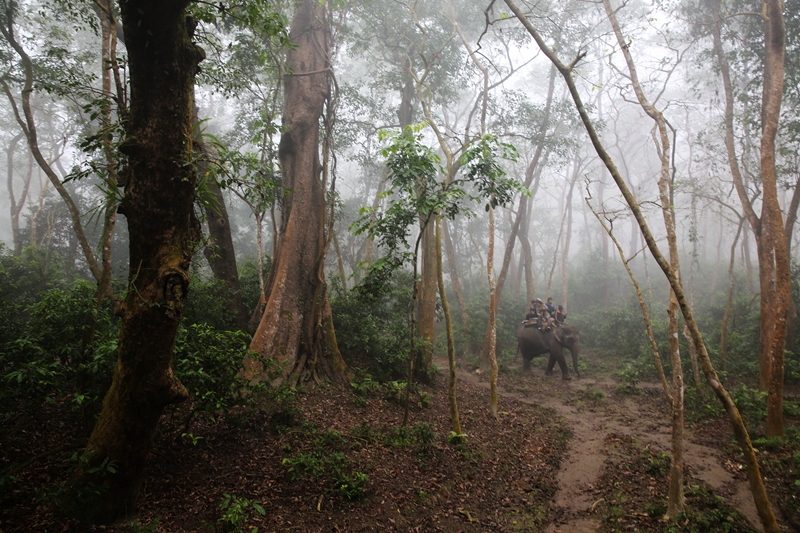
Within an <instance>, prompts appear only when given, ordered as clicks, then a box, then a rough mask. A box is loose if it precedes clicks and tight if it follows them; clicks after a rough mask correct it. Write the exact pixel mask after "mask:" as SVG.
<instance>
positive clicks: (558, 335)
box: [553, 328, 562, 344]
mask: <svg viewBox="0 0 800 533" xmlns="http://www.w3.org/2000/svg"><path fill="white" fill-rule="evenodd" d="M561 333H562V330H561V328H553V337H555V338H556V340H557V341H558V343H559V344H561Z"/></svg>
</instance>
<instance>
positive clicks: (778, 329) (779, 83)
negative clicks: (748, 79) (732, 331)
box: [760, 0, 792, 437]
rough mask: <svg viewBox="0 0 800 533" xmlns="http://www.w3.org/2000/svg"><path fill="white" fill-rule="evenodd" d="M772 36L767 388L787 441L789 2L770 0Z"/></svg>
mask: <svg viewBox="0 0 800 533" xmlns="http://www.w3.org/2000/svg"><path fill="white" fill-rule="evenodd" d="M766 9H767V19H768V22H767V24H766V28H767V29H766V32H765V35H764V47H765V52H764V86H763V92H764V96H763V99H762V102H761V106H762V131H761V147H760V152H761V182H762V186H763V191H764V196H763V200H762V212H763V213H764V215H768V216H766V217H765V216H764V215H762V219H763V218H766V219H767V221H768V224H769V227H770V229H769V231H770V237H771V240H772V246H773V256H774V260H775V300H774V301H773V302H772V305H773V313H774V315H773V316H774V320H773V321H772V323H771V324H769V328H770V344H769V347H768V352H767V359H768V361H769V364H768V366H769V382H768V387H767V391H768V394H767V427H766V434H767V436H768V437H775V436H782V435H783V372H784V368H783V365H784V350H785V348H786V320H787V317H788V314H789V305H790V304H789V301H790V300H791V298H792V278H791V267H790V264H789V255H788V247H787V244H786V232H785V228H784V225H783V214H782V213H781V207H780V203H779V201H778V187H777V176H776V170H775V137H776V136H777V133H778V121H779V119H780V111H781V98H782V96H783V77H784V62H785V54H786V27H785V25H784V20H783V2H782V1H781V0H767V2H766Z"/></svg>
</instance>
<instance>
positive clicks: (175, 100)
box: [77, 0, 204, 522]
mask: <svg viewBox="0 0 800 533" xmlns="http://www.w3.org/2000/svg"><path fill="white" fill-rule="evenodd" d="M187 5H188V0H177V1H165V0H159V1H153V0H129V1H128V2H123V3H122V4H121V8H122V18H123V21H124V24H125V33H126V44H127V49H128V57H129V65H130V88H131V114H130V122H129V123H128V129H127V132H126V134H127V138H126V140H125V142H124V143H123V145H122V147H121V150H122V151H123V152H124V153H126V154H127V155H128V157H129V174H128V180H127V183H126V186H125V198H124V200H123V201H122V204H121V206H120V212H123V213H124V214H125V216H126V217H127V219H128V227H129V231H130V275H129V287H130V289H129V290H128V292H127V297H126V299H125V302H124V303H123V304H122V306H121V309H120V315H121V317H122V324H121V329H120V338H119V349H118V359H117V365H116V367H115V369H114V377H113V381H112V384H111V389H110V390H109V392H108V394H107V395H106V397H105V399H104V401H103V408H102V411H101V413H100V418H99V419H98V421H97V424H96V426H95V428H94V431H93V432H92V435H91V437H90V438H89V442H88V444H87V447H86V457H87V458H88V464H87V468H84V469H83V470H82V471H81V472H79V476H78V478H77V482H78V483H79V484H80V485H83V486H87V484H88V483H94V484H95V485H98V486H100V487H103V488H104V489H105V490H100V491H96V492H94V491H93V492H92V499H93V500H95V501H94V502H93V503H92V504H91V505H86V504H84V509H85V510H86V512H87V513H88V514H89V515H90V516H89V517H90V518H91V519H93V520H95V521H101V522H110V521H114V520H117V519H120V518H123V517H125V516H128V515H129V514H131V513H132V512H133V511H134V509H135V505H136V500H137V497H138V494H139V485H140V483H141V479H142V475H143V473H144V466H145V462H146V458H147V454H148V452H149V450H150V445H151V443H152V438H153V434H154V432H155V428H156V424H157V423H158V419H159V417H160V416H161V413H162V411H163V409H164V407H165V406H166V405H168V404H170V403H174V402H177V401H180V400H183V399H185V398H186V397H187V392H186V389H185V388H184V387H183V385H182V384H181V383H180V381H178V379H177V377H176V376H175V374H174V372H173V368H172V350H173V345H174V342H175V335H176V333H177V330H178V325H179V324H180V320H181V315H182V309H183V303H184V299H185V297H186V292H187V289H188V287H189V272H190V264H191V259H192V255H193V253H194V250H195V246H196V243H197V241H198V238H199V223H198V222H197V220H196V218H195V217H194V206H193V203H194V189H195V171H194V169H193V168H192V165H190V164H189V163H190V161H191V160H192V152H191V150H192V114H193V113H192V111H193V87H194V76H195V74H196V72H197V65H198V63H199V62H200V61H201V60H202V58H203V57H204V53H203V51H202V49H199V48H198V47H197V46H195V45H194V44H193V43H192V41H191V34H190V31H189V30H188V28H187V21H186V16H185V13H184V9H185V8H186V6H187ZM109 465H113V466H114V468H115V473H110V472H106V471H105V468H104V467H107V466H109ZM98 467H99V469H100V473H96V472H93V469H95V468H98ZM106 474H107V475H106Z"/></svg>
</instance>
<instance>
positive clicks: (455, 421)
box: [436, 216, 463, 435]
mask: <svg viewBox="0 0 800 533" xmlns="http://www.w3.org/2000/svg"><path fill="white" fill-rule="evenodd" d="M436 248H437V249H438V251H439V253H438V254H437V255H436V257H437V261H436V278H437V281H438V284H439V297H440V298H441V299H442V310H443V311H444V324H445V330H446V332H447V363H448V366H449V368H450V376H449V378H450V379H449V380H448V386H447V395H448V399H449V403H450V423H451V427H452V428H453V433H455V434H456V435H461V434H462V433H463V432H462V430H461V419H460V418H459V416H458V399H457V397H456V345H455V340H454V339H453V319H452V318H451V317H450V304H449V303H448V302H447V292H446V291H445V288H444V274H443V273H442V219H441V217H438V216H437V217H436Z"/></svg>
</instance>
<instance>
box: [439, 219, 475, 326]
mask: <svg viewBox="0 0 800 533" xmlns="http://www.w3.org/2000/svg"><path fill="white" fill-rule="evenodd" d="M442 235H443V236H444V248H445V250H446V252H447V267H448V269H449V270H450V285H451V286H452V287H453V292H454V293H455V295H456V301H458V311H459V313H460V315H461V327H463V328H464V331H466V330H467V327H468V326H469V312H468V310H467V299H466V298H465V297H464V290H463V289H462V288H461V277H460V276H459V275H458V268H457V267H458V262H457V260H456V251H455V248H454V247H453V241H452V239H451V238H450V230H449V228H448V225H447V221H446V220H445V221H443V222H442Z"/></svg>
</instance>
